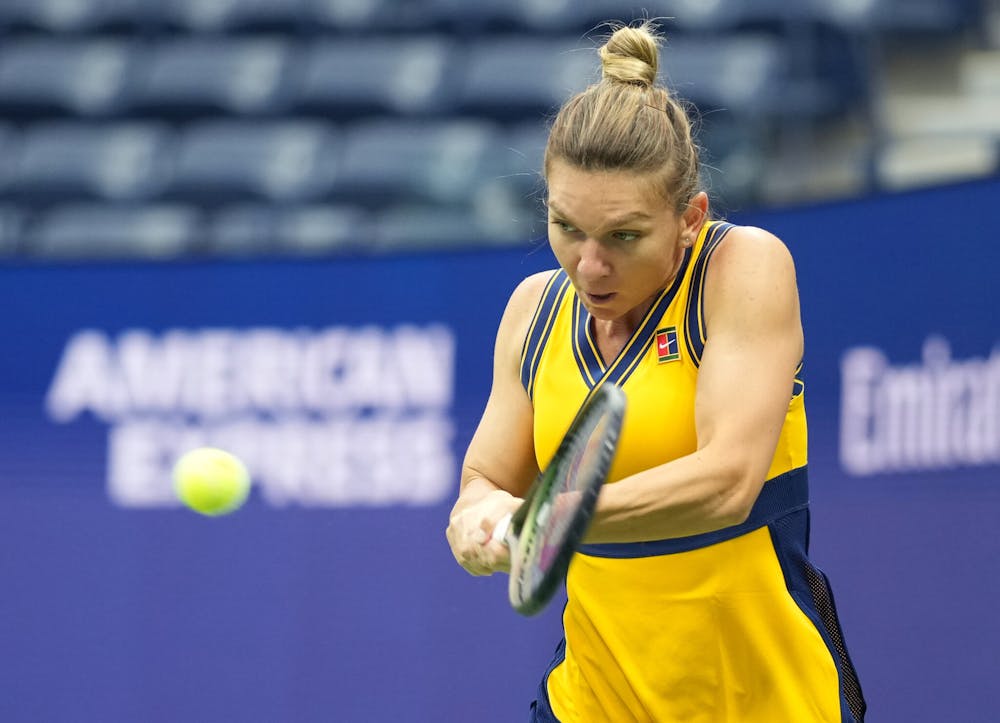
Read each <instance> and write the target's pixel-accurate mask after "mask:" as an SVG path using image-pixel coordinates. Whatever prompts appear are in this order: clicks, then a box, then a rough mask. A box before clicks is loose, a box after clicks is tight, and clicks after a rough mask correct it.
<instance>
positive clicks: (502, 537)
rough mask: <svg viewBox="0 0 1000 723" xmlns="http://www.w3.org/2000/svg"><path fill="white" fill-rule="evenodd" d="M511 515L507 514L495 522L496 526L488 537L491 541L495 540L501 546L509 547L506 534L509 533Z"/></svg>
mask: <svg viewBox="0 0 1000 723" xmlns="http://www.w3.org/2000/svg"><path fill="white" fill-rule="evenodd" d="M511 517H512V514H511V513H510V512H508V513H507V514H506V515H504V516H503V517H501V518H500V519H499V520H497V524H496V526H494V528H493V534H492V535H491V536H490V539H491V540H497V541H498V542H502V543H503V544H505V545H507V547H510V542H509V541H508V540H507V533H508V532H510V518H511Z"/></svg>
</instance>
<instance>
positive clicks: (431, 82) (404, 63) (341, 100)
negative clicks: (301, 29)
mask: <svg viewBox="0 0 1000 723" xmlns="http://www.w3.org/2000/svg"><path fill="white" fill-rule="evenodd" d="M453 56H454V51H453V47H452V43H450V42H447V41H446V40H445V39H444V38H440V37H434V36H423V37H405V38H396V37H379V38H368V39H359V38H334V39H328V40H324V41H321V42H317V43H316V44H315V45H313V46H312V47H311V48H310V49H309V51H308V52H307V53H306V55H305V58H304V60H303V62H302V64H301V66H300V68H299V72H298V78H297V79H296V82H295V91H294V93H295V98H294V106H295V109H296V110H297V111H319V112H323V113H324V114H327V115H331V116H334V117H343V118H348V117H352V116H359V115H364V114H376V113H381V114H387V115H407V114H419V113H441V114H444V113H447V112H448V111H449V110H450V109H451V107H452V101H451V99H450V95H449V90H450V89H451V87H452V85H453V80H452V76H453V74H454V70H455V67H454V66H455V65H457V63H456V61H455V60H454V58H453Z"/></svg>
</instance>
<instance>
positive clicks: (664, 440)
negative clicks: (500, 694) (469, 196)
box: [521, 221, 865, 723]
mask: <svg viewBox="0 0 1000 723" xmlns="http://www.w3.org/2000/svg"><path fill="white" fill-rule="evenodd" d="M732 228H733V227H732V225H731V224H728V223H724V222H719V221H713V222H709V223H706V224H705V226H704V227H703V228H702V230H701V233H700V234H699V237H698V241H697V243H696V244H695V245H694V247H693V248H691V249H688V250H687V252H686V255H685V257H684V260H683V263H682V266H681V268H680V270H679V272H678V274H677V277H676V279H675V280H674V281H673V283H672V284H671V286H670V288H668V289H665V290H664V291H663V292H662V293H661V294H660V296H659V297H658V298H657V300H656V301H655V302H654V303H653V305H652V307H651V308H650V310H649V312H648V313H647V314H646V317H645V318H644V319H643V320H642V323H641V324H640V326H639V328H638V329H637V330H636V332H635V334H634V335H633V336H632V338H631V339H630V340H629V342H628V343H627V344H626V345H625V347H624V349H622V351H621V353H620V354H619V355H618V357H617V358H616V359H614V360H609V361H608V362H607V363H605V361H604V360H602V358H601V356H600V354H599V353H598V351H597V344H596V341H595V339H594V337H593V331H592V329H591V324H590V316H589V314H588V312H587V311H586V309H585V308H584V307H583V305H582V304H581V303H580V300H579V299H578V297H577V296H576V293H575V291H574V289H573V287H572V284H571V283H570V282H569V279H568V277H567V276H566V274H565V272H563V271H561V270H560V271H556V272H554V273H553V274H552V277H551V279H550V280H549V283H548V286H547V287H546V289H545V292H544V294H543V296H542V299H541V301H540V303H539V305H538V308H537V310H536V313H535V317H534V320H533V322H532V325H531V327H530V328H529V331H528V334H527V337H526V339H525V342H524V347H523V353H522V364H521V381H522V383H523V385H524V387H525V389H526V390H527V392H528V394H529V396H530V397H531V399H532V403H533V405H534V415H535V430H534V436H535V449H536V454H537V457H538V464H539V466H540V467H544V466H545V464H546V463H547V462H548V460H549V459H550V458H551V457H552V455H553V454H554V453H555V450H556V447H557V446H558V443H559V440H560V439H561V437H562V435H563V433H564V432H565V430H566V429H567V428H568V427H569V424H570V421H571V420H572V418H573V415H574V414H575V413H576V410H577V409H578V408H579V406H580V405H581V404H582V402H583V401H584V399H585V398H586V397H587V395H588V393H589V392H590V391H591V390H592V389H593V388H594V387H595V386H597V385H601V384H616V385H618V386H619V387H621V388H622V390H624V391H625V393H626V395H627V397H628V410H627V412H626V415H625V423H624V426H623V429H622V434H621V438H620V444H619V448H618V453H617V456H616V458H615V464H614V466H613V468H612V470H611V475H610V478H609V482H610V483H613V482H614V481H615V480H618V479H622V478H624V477H628V476H629V475H632V474H634V473H636V472H639V471H641V470H644V469H648V468H650V467H654V466H656V465H660V464H663V463H665V462H668V461H670V460H672V459H676V458H678V457H682V456H684V455H687V454H690V453H692V452H694V451H695V449H696V446H697V439H696V435H695V424H694V400H695V386H696V383H697V378H698V365H699V362H700V360H701V354H702V351H703V349H704V344H705V339H706V338H707V334H708V333H709V331H710V330H707V329H706V328H705V324H704V319H703V301H702V290H703V285H704V279H705V270H706V268H707V266H708V264H709V262H710V260H711V257H712V254H713V252H714V251H715V249H716V248H717V247H718V245H719V244H720V243H721V242H722V241H723V240H724V239H725V237H726V234H727V233H729V231H730V230H731V229H732ZM800 371H801V368H800ZM797 376H798V377H800V375H797ZM808 514H809V513H808V489H807V478H806V416H805V407H804V401H803V384H802V382H801V378H796V380H795V383H794V387H793V388H792V389H790V390H789V403H788V412H787V415H786V417H785V423H784V426H783V427H782V431H781V436H780V439H779V441H778V446H777V450H776V451H775V454H774V458H773V460H772V462H771V468H770V471H769V473H768V481H767V482H766V483H765V484H764V487H763V490H762V492H761V494H760V496H759V498H758V500H757V502H756V504H755V505H754V507H753V510H752V512H751V514H750V516H749V519H748V520H747V521H746V522H745V523H743V524H740V525H736V526H734V527H729V528H725V529H722V530H717V531H715V532H710V533H706V534H702V535H695V536H690V537H683V538H671V539H665V540H658V541H651V542H642V543H621V544H598V545H584V546H583V547H582V548H581V549H580V551H579V553H578V554H577V555H576V556H575V557H574V559H573V562H572V565H571V566H570V570H569V574H568V576H567V581H566V588H567V595H568V602H567V604H566V608H565V610H564V613H563V627H564V632H565V637H564V639H563V641H562V642H561V643H560V645H559V648H558V650H557V651H556V656H555V658H554V660H553V661H552V664H551V666H550V667H549V670H548V671H547V673H546V675H545V677H544V679H543V681H542V684H541V685H540V687H539V693H538V699H537V700H536V701H535V703H534V704H533V711H534V720H537V721H552V720H557V721H562V722H563V723H600V722H602V721H609V722H611V723H626V722H628V721H652V722H655V723H673V722H674V721H677V722H681V721H683V722H684V723H724V722H730V721H731V722H733V723H784V722H787V723H807V722H808V723H814V722H819V721H823V722H829V723H860V722H861V721H862V720H863V717H864V709H865V703H864V699H863V697H862V693H861V689H860V686H859V684H858V679H857V676H856V674H855V671H854V668H853V666H852V664H851V661H850V658H849V656H848V654H847V650H846V648H845V645H844V641H843V636H842V634H841V630H840V625H839V623H838V621H837V615H836V611H835V608H834V606H833V598H832V595H831V593H830V588H829V585H828V583H827V580H826V578H825V576H824V575H823V573H821V572H820V571H819V570H817V569H816V568H815V567H814V566H813V565H812V564H811V563H810V562H809V560H808V558H807V556H806V549H807V544H808V525H809V521H808Z"/></svg>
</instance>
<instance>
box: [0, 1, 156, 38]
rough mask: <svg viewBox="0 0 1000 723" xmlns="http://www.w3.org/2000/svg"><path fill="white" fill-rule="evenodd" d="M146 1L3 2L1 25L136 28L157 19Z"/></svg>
mask: <svg viewBox="0 0 1000 723" xmlns="http://www.w3.org/2000/svg"><path fill="white" fill-rule="evenodd" d="M155 13H156V4H155V3H150V2H147V0H4V1H3V2H2V3H0V26H4V25H6V26H8V27H11V28H14V29H29V30H44V31H48V32H51V33H92V32H97V31H102V30H117V29H133V28H139V27H143V26H145V25H147V24H148V23H150V22H151V21H152V19H153V18H154V17H155Z"/></svg>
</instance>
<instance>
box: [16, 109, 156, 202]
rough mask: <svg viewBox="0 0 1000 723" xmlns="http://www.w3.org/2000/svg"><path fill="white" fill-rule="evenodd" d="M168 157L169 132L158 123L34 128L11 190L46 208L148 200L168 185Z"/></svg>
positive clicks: (19, 155) (20, 153)
mask: <svg viewBox="0 0 1000 723" xmlns="http://www.w3.org/2000/svg"><path fill="white" fill-rule="evenodd" d="M169 154H170V134H169V131H168V130H167V129H166V128H165V127H164V126H162V125H158V124H153V123H138V122H135V123H116V124H111V125H92V124H90V123H72V122H68V121H67V122H56V123H42V124H36V125H34V126H31V127H29V129H28V130H27V131H25V133H24V137H23V140H22V143H21V145H20V148H19V150H18V151H17V152H16V153H15V154H14V157H13V161H12V163H11V172H10V178H9V181H8V184H7V190H8V193H10V194H13V195H15V196H17V197H20V198H23V199H25V200H28V201H31V202H43V203H44V202H51V201H53V200H59V199H66V198H105V199H114V200H131V199H141V198H149V197H152V196H154V195H156V194H157V193H158V192H159V191H160V190H162V188H163V187H164V185H165V184H166V181H167V178H168V174H169V166H168V163H167V159H168V156H169Z"/></svg>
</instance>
